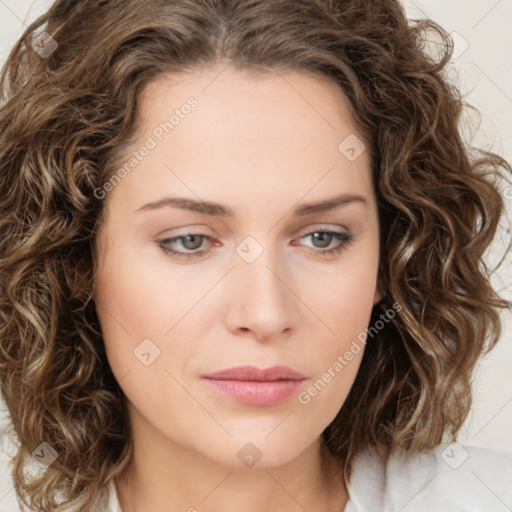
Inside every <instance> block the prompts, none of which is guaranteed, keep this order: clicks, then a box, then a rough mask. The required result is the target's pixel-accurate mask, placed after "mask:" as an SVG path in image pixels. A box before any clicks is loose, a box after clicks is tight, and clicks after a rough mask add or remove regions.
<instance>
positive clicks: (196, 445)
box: [94, 66, 381, 512]
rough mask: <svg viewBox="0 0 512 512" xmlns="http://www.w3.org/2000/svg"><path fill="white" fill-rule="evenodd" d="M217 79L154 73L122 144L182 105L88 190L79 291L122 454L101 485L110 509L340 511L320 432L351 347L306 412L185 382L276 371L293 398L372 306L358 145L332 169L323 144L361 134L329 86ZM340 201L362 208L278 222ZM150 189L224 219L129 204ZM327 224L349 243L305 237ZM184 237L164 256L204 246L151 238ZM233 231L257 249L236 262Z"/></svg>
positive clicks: (370, 215) (149, 195)
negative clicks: (90, 222) (119, 401)
mask: <svg viewBox="0 0 512 512" xmlns="http://www.w3.org/2000/svg"><path fill="white" fill-rule="evenodd" d="M223 69H224V66H222V67H220V66H219V67H216V68H211V69H204V70H197V71H194V72H188V73H181V74H172V75H166V76H164V77H160V78H158V79H156V80H154V81H153V82H151V83H150V84H149V85H148V86H147V87H146V88H145V89H144V90H143V91H142V94H141V96H140V103H139V107H138V108H139V115H140V117H139V123H138V130H137V134H138V138H137V142H136V143H135V144H134V145H133V147H132V149H135V148H138V147H140V146H141V145H142V144H143V142H144V141H145V140H146V137H147V136H148V134H151V132H152V130H154V129H155V127H157V126H158V125H159V124H160V123H161V122H162V121H165V120H166V119H168V117H169V115H167V114H166V113H167V112H172V111H173V110H174V109H175V108H177V107H179V106H180V105H183V104H184V103H185V102H186V100H187V98H189V97H190V96H194V97H195V98H196V99H197V101H198V106H197V107H196V108H195V109H193V110H192V111H191V113H190V114H189V115H188V116H186V117H185V118H184V119H182V120H181V121H180V124H179V125H178V126H176V127H175V128H174V130H173V131H171V132H170V133H168V134H167V135H165V137H164V138H163V140H162V141H161V142H160V143H159V144H158V145H157V146H156V147H155V148H153V149H152V150H151V151H150V152H149V154H148V155H147V156H146V157H145V158H144V159H143V160H142V161H140V162H139V163H138V165H137V166H136V168H135V169H134V170H133V171H132V172H131V173H129V174H128V175H127V176H126V177H125V178H124V179H123V180H121V182H120V183H118V184H117V185H116V186H115V187H114V189H113V190H111V191H110V192H108V194H107V195H106V197H105V208H106V211H105V213H106V217H105V222H104V224H103V230H102V231H101V233H100V234H99V236H98V238H97V240H96V242H97V244H96V256H97V266H96V281H95V291H94V297H95V301H96V304H97V311H98V316H99V319H100V323H101V327H102V331H103V335H104V340H105V345H106V350H107V357H108V361H109V363H110V366H111V368H112V370H113V372H114V375H115V376H116V378H117V380H118V381H119V383H120V386H121V388H122V389H123V391H124V393H125V395H126V397H127V402H128V411H129V419H130V423H131V427H132V434H133V436H132V437H133V446H134V455H133V460H132V462H131V464H130V465H129V466H128V467H127V468H126V470H125V471H123V473H122V474H121V475H120V476H119V477H118V478H117V481H116V486H117V490H118V494H119V499H120V503H121V506H122V508H123V511H124V512H133V511H142V510H152V511H155V512H163V511H168V510H170V508H169V507H170V504H172V510H183V511H186V510H188V511H189V512H192V511H193V510H200V511H201V512H203V511H204V512H207V511H218V510H223V511H225V512H230V511H235V510H236V511H239V510H244V511H246V512H263V511H267V510H280V511H285V512H286V511H299V510H304V508H305V509H307V510H319V511H331V510H332V511H334V510H336V511H339V510H342V506H344V504H345V503H346V501H347V499H348V495H347V490H346V486H345V483H344V481H343V475H342V472H341V467H342V466H341V461H340V460H339V459H334V458H333V457H332V456H330V455H329V454H328V453H327V451H326V449H325V448H324V447H323V443H322V441H321V437H320V434H321V432H322V431H323V430H324V429H325V427H326V426H327V425H328V424H329V423H330V422H331V421H332V420H333V419H334V417H335V416H336V414H337V412H338V411H339V409H340V408H341V406H342V405H343V402H344V401H345V399H346V396H347V394H348V392H349V390H350V388H351V386H352V383H353V381H354V379H355V377H356V374H357V371H358V369H359V364H360V361H361V358H362V354H363V351H360V352H359V353H358V354H355V355H354V357H353V359H352V360H351V361H350V363H349V364H347V365H346V366H345V367H344V368H343V370H342V371H341V372H339V373H337V374H336V376H335V377H334V378H332V380H331V381H330V382H329V383H328V384H327V385H326V386H325V388H324V389H323V390H322V391H321V392H319V393H318V394H317V395H316V396H315V397H313V398H311V400H310V401H309V402H308V403H307V404H303V403H300V402H299V401H298V398H297V395H294V396H292V397H291V398H288V399H286V400H285V401H283V402H281V403H279V404H276V405H272V406H256V405H246V404H240V403H238V402H235V401H234V400H233V399H231V398H229V397H226V396H224V395H221V394H219V393H218V392H216V391H214V390H212V389H211V388H210V387H208V386H207V385H206V384H205V382H204V380H203V379H202V378H201V376H202V375H204V374H205V373H212V372H215V371H218V370H221V369H224V368H228V367H233V366H239V365H245V364H250V365H254V366H257V367H259V368H267V367H270V366H274V365H286V366H288V367H290V368H292V369H294V370H296V371H299V372H301V373H303V374H304V375H305V376H306V379H305V380H304V381H303V383H302V386H301V388H300V391H305V390H307V389H308V388H310V386H311V385H312V383H314V382H315V381H316V380H317V379H319V378H321V376H322V374H324V373H325V372H326V371H327V369H328V368H329V367H332V365H333V363H334V362H335V361H336V360H337V357H338V356H339V355H342V354H344V353H345V351H346V350H347V349H348V348H349V347H350V345H351V343H352V340H354V339H355V338H356V337H357V335H358V334H359V333H360V332H361V331H363V330H364V329H365V327H367V326H368V323H369V319H370V314H371V310H372V307H373V305H374V304H375V303H376V302H377V301H378V300H379V299H380V297H381V295H380V294H379V292H378V289H377V269H378V260H379V236H378V233H379V220H378V214H377V204H376V198H375V195H374V191H373V185H372V179H371V160H370V156H369V152H368V151H365V152H363V153H362V154H361V155H360V156H359V157H358V158H357V159H356V160H355V161H349V159H347V158H346V157H345V156H344V155H343V154H342V153H341V152H340V151H339V150H338V145H339V144H340V142H341V141H343V140H344V139H345V138H346V137H347V136H348V135H350V134H355V135H357V136H358V137H359V139H361V140H364V139H363V137H362V135H361V134H360V133H359V132H358V130H357V128H356V125H355V123H354V121H353V119H352V116H351V112H350V109H349V107H348V105H347V103H346V101H345V98H344V96H343V94H342V92H341V91H340V90H338V89H337V88H336V87H335V86H334V85H333V84H331V83H329V82H327V81H325V80H323V79H319V78H315V77H313V76H308V75H305V74H301V73H287V74H280V73H277V72H276V73H272V74H267V75H260V76H257V75H254V74H249V73H247V72H240V71H236V70H232V69H230V68H227V69H224V71H222V70H223ZM221 71H222V72H221ZM219 73H220V74H219ZM206 86H207V87H206ZM205 87H206V88H205ZM367 147H368V145H367ZM340 193H352V194H359V195H361V196H363V197H364V198H365V199H366V205H365V204H363V203H361V202H352V203H348V204H346V205H344V206H340V207H337V208H334V209H331V210H328V211H323V212H315V213H310V214H308V215H307V216H301V217H297V216H294V215H293V210H294V209H295V208H296V207H297V206H299V205H302V204H304V203H312V202H317V201H322V200H326V199H329V198H331V197H333V196H335V195H338V194H340ZM165 196H180V197H187V198H192V199H198V198H200V199H201V200H207V201H215V202H218V203H222V204H223V205H225V206H228V207H230V208H231V209H232V210H233V212H234V215H233V217H230V218H227V217H226V218H223V217H220V216H212V215H205V214H202V213H197V212H192V211H187V210H184V209H180V208H178V207H171V206H167V207H162V208H159V209H154V210H147V211H144V210H143V211H136V210H137V209H138V208H140V207H141V206H142V205H144V204H146V203H149V202H153V201H158V200H160V199H162V198H163V197H165ZM326 228H327V229H332V230H334V231H338V232H342V233H347V232H348V233H350V234H351V235H352V236H353V240H352V241H350V242H349V243H348V244H346V245H345V246H344V247H343V249H342V251H341V252H340V253H338V254H336V255H331V256H329V255H325V254H323V253H322V251H325V250H326V249H329V248H332V247H336V246H339V245H340V241H339V239H337V238H336V237H333V238H332V240H331V242H329V241H328V240H327V247H326V242H324V243H323V244H322V243H321V242H318V241H317V240H315V238H314V236H313V235H311V233H315V232H325V229H326ZM189 230H190V231H192V232H195V233H199V234H204V235H206V237H205V238H204V239H202V240H203V242H202V243H201V241H199V242H197V239H196V242H195V243H196V246H194V247H192V244H191V242H190V241H189V242H188V245H186V243H185V241H184V240H183V239H182V240H181V241H175V242H173V243H170V244H168V246H169V245H170V247H171V248H173V249H174V250H177V251H181V252H182V253H184V252H194V251H196V252H197V251H198V250H201V249H206V250H208V249H210V252H208V253H207V254H204V255H202V256H199V257H192V258H190V259H188V260H185V259H180V258H178V257H175V256H172V255H169V254H167V253H165V252H164V250H163V249H162V247H161V246H160V245H159V243H158V242H159V241H161V240H163V239H166V238H167V239H168V238H171V237H175V236H179V235H182V236H186V235H187V234H188V232H189ZM308 234H309V235H308ZM247 236H251V237H253V238H254V239H255V240H256V241H257V243H258V244H259V246H261V248H262V249H263V252H262V253H261V254H260V255H259V256H258V257H257V258H256V260H255V261H254V262H252V263H248V262H247V261H245V260H244V259H243V258H242V257H240V255H239V254H238V253H237V252H236V248H237V246H238V245H239V244H240V243H241V242H242V241H243V240H244V239H245V237H247ZM208 237H211V238H210V239H209V238H208ZM197 246H199V249H197V248H196V247H197ZM191 247H192V248H191ZM146 338H149V339H150V340H152V343H154V344H155V346H157V347H158V349H159V350H160V355H159V357H157V358H156V359H155V360H154V361H153V362H152V363H151V364H150V365H149V366H145V365H144V364H142V363H141V362H140V361H139V360H138V359H137V358H136V357H135V356H134V350H136V348H137V346H138V345H139V344H140V343H141V342H142V340H144V339H146ZM151 350H153V349H151ZM247 442H251V443H253V445H254V446H256V447H257V450H259V453H260V454H261V458H260V460H259V461H258V462H257V463H256V464H255V465H253V466H252V467H246V466H245V465H244V464H243V463H242V462H241V461H240V460H239V458H238V457H237V452H238V451H239V450H240V449H241V448H242V447H243V446H244V445H245V444H246V443H247ZM323 469H325V471H326V473H324V472H323ZM326 475H328V477H327V476H326ZM319 497H321V501H320V502H319Z"/></svg>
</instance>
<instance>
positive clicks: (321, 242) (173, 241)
mask: <svg viewBox="0 0 512 512" xmlns="http://www.w3.org/2000/svg"><path fill="white" fill-rule="evenodd" d="M308 237H309V238H310V239H311V240H312V241H313V244H314V245H313V247H312V249H313V252H314V253H316V254H320V255H322V256H324V255H325V256H335V255H336V254H338V253H340V252H341V251H342V250H343V249H344V248H345V247H346V246H347V245H348V244H349V243H350V242H352V240H353V238H354V237H353V235H352V234H350V233H348V232H343V231H333V230H331V229H323V228H321V229H317V230H315V231H310V232H309V233H305V234H304V235H302V236H301V237H300V238H299V240H302V239H306V238H308ZM205 240H210V247H208V248H203V249H201V247H203V245H204V244H203V242H204V241H205ZM211 240H212V238H211V237H210V236H208V235H204V234H202V233H192V232H191V233H187V234H186V235H179V236H175V237H172V238H166V239H164V240H159V241H158V245H159V247H160V248H161V249H162V250H163V251H164V252H165V253H166V254H170V255H172V256H173V257H177V258H182V259H189V258H194V257H195V258H200V257H202V256H204V255H205V254H207V253H209V252H210V251H211V250H212V247H211V246H212V245H220V244H219V243H217V244H215V243H213V242H211ZM335 241H337V242H338V243H337V244H336V245H335V246H333V247H330V246H331V245H332V243H333V242H335ZM293 245H297V244H293ZM178 246H181V249H180V248H179V247H178ZM173 247H175V248H173ZM328 247H329V248H328Z"/></svg>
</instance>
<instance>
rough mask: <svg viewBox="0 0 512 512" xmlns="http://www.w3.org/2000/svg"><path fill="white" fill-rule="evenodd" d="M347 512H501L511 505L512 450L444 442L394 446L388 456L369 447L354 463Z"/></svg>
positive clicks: (349, 485)
mask: <svg viewBox="0 0 512 512" xmlns="http://www.w3.org/2000/svg"><path fill="white" fill-rule="evenodd" d="M348 489H349V493H350V499H351V502H352V503H351V507H352V509H351V508H349V507H348V508H347V512H349V511H350V512H352V511H353V512H367V511H368V512H370V511H372V512H376V511H382V512H388V511H398V510H400V511H403V512H408V511H415V512H423V511H425V512H426V511H429V512H430V511H432V510H435V511H436V512H442V511H450V512H477V511H483V510H485V511H486V512H494V511H496V512H502V511H507V510H510V508H511V507H512V453H509V452H502V451H498V450H493V449H490V448H481V447H475V446H464V445H461V444H458V443H452V444H450V445H440V446H438V447H437V448H435V449H433V450H429V451H424V452H418V453H409V452H406V451H403V450H392V451H391V452H390V455H389V457H388V459H387V460H384V459H383V458H382V457H380V456H379V455H378V454H377V452H376V451H375V450H367V451H365V452H363V453H361V454H360V455H358V457H357V458H356V460H355V461H354V471H353V476H352V478H351V480H350V482H349V483H348Z"/></svg>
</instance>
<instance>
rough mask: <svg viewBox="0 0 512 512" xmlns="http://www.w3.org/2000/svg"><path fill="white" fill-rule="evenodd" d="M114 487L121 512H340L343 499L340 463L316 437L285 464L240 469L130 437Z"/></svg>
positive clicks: (170, 445)
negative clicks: (128, 452) (131, 441)
mask: <svg viewBox="0 0 512 512" xmlns="http://www.w3.org/2000/svg"><path fill="white" fill-rule="evenodd" d="M145 440H146V442H145ZM116 488H117V493H118V496H119V502H120V505H121V508H122V511H123V512H141V511H145V510H151V511H153V512H164V511H165V512H167V511H168V510H169V509H172V510H183V511H187V512H213V511H218V510H223V511H224V512H235V511H237V512H238V511H239V510H244V511H245V512H266V511H268V510H280V511H282V512H292V511H294V512H296V511H300V510H317V511H319V512H342V511H343V510H344V507H345V504H346V502H347V501H348V492H347V489H346V486H345V482H344V479H343V470H342V461H341V460H340V459H337V458H335V457H333V456H332V455H331V454H330V453H329V452H328V450H327V448H326V447H325V446H324V444H323V441H322V439H321V438H318V439H317V440H316V441H315V442H314V443H312V444H311V445H310V446H308V448H307V449H306V450H304V451H303V452H302V453H301V454H300V455H299V456H298V457H296V458H295V459H293V460H291V461H289V462H287V463H285V464H282V465H279V466H272V467H266V468H261V469H258V467H257V465H255V466H253V467H252V468H250V469H240V468H237V467H232V466H226V465H223V464H219V463H218V462H217V461H214V460H211V459H209V458H207V457H204V456H203V455H201V454H199V453H197V452H194V451H191V450H188V449H186V448H184V447H182V446H179V445H176V444H173V443H172V442H168V444H167V446H166V447H165V449H162V446H161V445H159V443H157V442H155V441H154V437H146V438H144V437H142V438H136V437H134V450H133V457H132V460H131V462H130V464H129V465H128V466H127V467H126V468H125V469H124V471H123V472H122V473H121V474H120V475H119V476H118V477H117V480H116Z"/></svg>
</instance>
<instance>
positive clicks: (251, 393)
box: [203, 366, 306, 405]
mask: <svg viewBox="0 0 512 512" xmlns="http://www.w3.org/2000/svg"><path fill="white" fill-rule="evenodd" d="M305 379H306V377H305V376H304V375H303V374H301V373H299V372H297V371H295V370H292V369H291V368H288V367H286V366H274V367H272V368H267V369H265V370H261V369H259V368H256V367H254V366H239V367H235V368H227V369H225V370H221V371H219V372H215V373H212V374H209V375H204V376H203V380H204V382H205V383H206V384H207V385H208V386H209V387H211V388H212V389H214V390H216V391H218V392H220V393H221V394H223V395H225V396H228V397H230V398H231V399H233V400H235V401H236V402H239V403H243V404H247V405H276V404H278V403H280V402H282V401H284V400H286V399H287V398H290V397H291V396H293V395H295V394H296V393H297V392H298V390H299V388H300V387H301V386H302V383H303V381H304V380H305Z"/></svg>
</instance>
